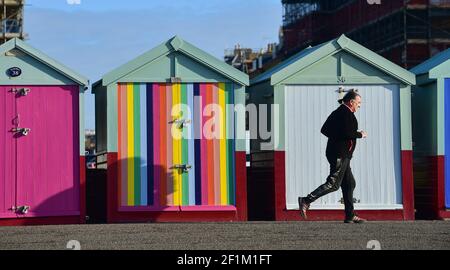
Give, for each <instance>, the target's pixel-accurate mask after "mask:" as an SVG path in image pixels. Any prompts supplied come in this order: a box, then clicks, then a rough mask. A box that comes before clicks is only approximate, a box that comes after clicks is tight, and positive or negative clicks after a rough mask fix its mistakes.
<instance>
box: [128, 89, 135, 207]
mask: <svg viewBox="0 0 450 270" xmlns="http://www.w3.org/2000/svg"><path fill="white" fill-rule="evenodd" d="M133 91H134V89H133V84H128V85H127V123H128V131H127V133H128V149H127V150H128V163H127V164H128V166H127V167H128V170H127V171H128V179H127V182H128V201H127V205H128V206H133V205H134V98H133V96H134V95H133V94H134V93H133Z"/></svg>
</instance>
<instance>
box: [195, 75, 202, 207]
mask: <svg viewBox="0 0 450 270" xmlns="http://www.w3.org/2000/svg"><path fill="white" fill-rule="evenodd" d="M201 111H202V99H201V96H200V85H199V84H198V83H196V84H194V118H193V121H194V136H195V137H194V138H195V146H194V148H195V150H194V156H195V205H201V204H202V162H201V161H202V159H201V134H202V114H201Z"/></svg>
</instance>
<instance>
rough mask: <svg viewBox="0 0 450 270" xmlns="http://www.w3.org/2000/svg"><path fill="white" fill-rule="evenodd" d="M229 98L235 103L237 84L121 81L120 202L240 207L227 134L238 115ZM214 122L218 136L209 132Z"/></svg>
mask: <svg viewBox="0 0 450 270" xmlns="http://www.w3.org/2000/svg"><path fill="white" fill-rule="evenodd" d="M225 103H230V104H232V90H231V85H226V84H136V83H124V84H119V87H118V120H119V121H118V158H119V164H118V169H119V170H118V179H119V191H120V192H119V193H120V194H119V195H120V201H121V203H120V205H121V206H122V207H153V208H154V209H156V210H164V209H169V208H170V209H173V207H180V208H177V209H178V210H182V208H181V206H221V205H233V204H234V173H233V167H234V166H233V164H234V158H233V156H234V155H233V153H234V151H233V149H234V148H233V143H232V142H233V140H231V139H226V138H225V137H224V136H222V137H221V136H220V135H224V134H225V133H226V132H227V131H230V132H231V130H232V129H230V127H232V126H233V119H234V114H233V113H232V112H231V111H227V110H226V106H225ZM212 104H217V106H212ZM208 105H211V106H208ZM218 108H222V112H223V113H217V116H218V117H217V118H218V121H215V123H216V125H214V124H212V121H209V120H210V119H211V118H212V115H215V114H216V111H217V109H218ZM208 110H209V111H208ZM203 111H205V112H206V113H207V114H208V115H209V116H208V115H207V116H202V114H201V113H200V112H203ZM211 125H212V126H213V127H212V129H215V131H217V132H216V133H215V134H216V135H218V136H216V137H210V136H209V135H211V134H207V136H204V135H205V134H204V133H203V129H208V128H209V127H210V126H211ZM205 126H206V127H205ZM217 129H218V130H217ZM130 210H132V209H130Z"/></svg>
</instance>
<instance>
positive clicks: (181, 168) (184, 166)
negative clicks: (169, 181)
mask: <svg viewBox="0 0 450 270" xmlns="http://www.w3.org/2000/svg"><path fill="white" fill-rule="evenodd" d="M170 169H171V170H178V171H180V173H187V172H189V171H190V170H191V169H192V166H191V165H188V164H177V165H173V166H172V167H170Z"/></svg>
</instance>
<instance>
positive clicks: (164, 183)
mask: <svg viewBox="0 0 450 270" xmlns="http://www.w3.org/2000/svg"><path fill="white" fill-rule="evenodd" d="M168 90H169V89H168V87H166V86H165V85H164V84H162V85H160V86H159V102H160V103H159V104H160V107H159V113H158V116H159V117H160V118H159V119H160V128H159V132H160V137H159V138H160V141H159V142H160V146H161V151H160V160H161V167H160V188H161V189H160V190H161V195H160V205H161V206H167V205H169V202H168V195H167V194H168V189H167V187H168V185H169V184H168V182H169V175H170V169H169V165H168V163H167V160H168V157H167V150H168V146H167V129H168V124H167V122H168V119H167V104H166V103H167V102H166V101H167V93H168Z"/></svg>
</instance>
